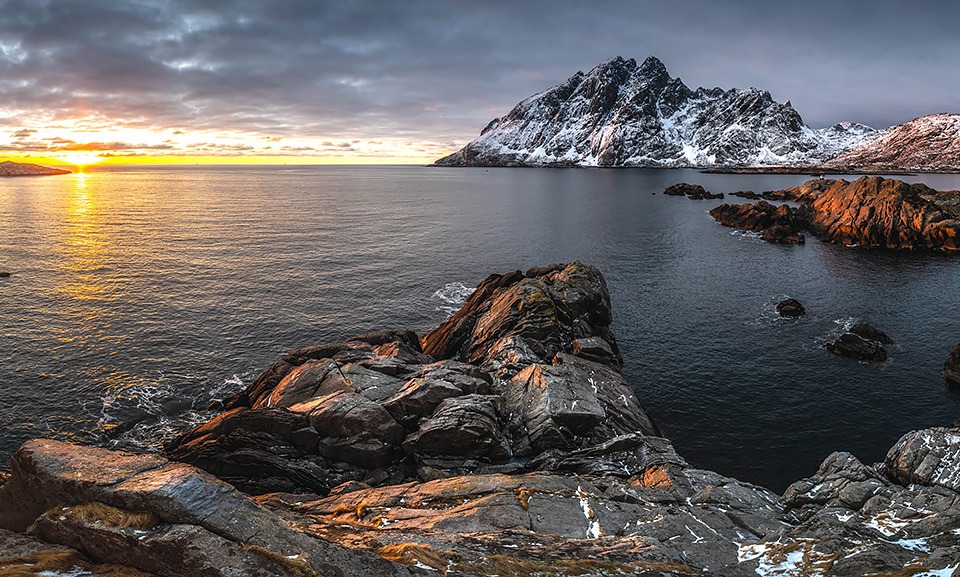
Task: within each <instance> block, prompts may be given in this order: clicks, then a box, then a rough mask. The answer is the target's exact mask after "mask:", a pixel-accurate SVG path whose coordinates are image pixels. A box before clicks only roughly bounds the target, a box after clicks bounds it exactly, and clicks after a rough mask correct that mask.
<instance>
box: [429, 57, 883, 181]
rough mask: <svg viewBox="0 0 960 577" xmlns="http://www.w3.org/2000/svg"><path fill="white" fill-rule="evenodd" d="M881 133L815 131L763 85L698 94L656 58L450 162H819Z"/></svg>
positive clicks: (484, 138) (587, 84)
mask: <svg viewBox="0 0 960 577" xmlns="http://www.w3.org/2000/svg"><path fill="white" fill-rule="evenodd" d="M876 136H877V135H876V134H875V131H860V132H851V131H849V130H848V131H846V132H843V133H841V132H840V131H836V130H835V131H833V132H829V131H815V130H812V129H810V128H808V127H807V126H806V125H805V124H804V123H803V119H802V118H801V117H800V114H799V113H798V112H797V111H796V110H795V109H794V108H793V106H792V105H791V104H790V103H789V101H788V102H786V103H783V104H781V103H778V102H776V101H774V100H773V98H772V96H771V95H770V93H769V92H768V91H766V90H762V89H759V88H754V87H750V88H744V89H732V90H723V89H721V88H709V89H707V88H698V89H696V90H691V89H690V88H688V87H687V86H686V85H685V84H684V83H683V81H682V80H680V78H679V77H677V78H674V77H671V76H670V73H669V72H668V71H667V67H666V65H664V63H663V62H662V61H660V60H659V59H658V58H656V57H654V56H650V57H648V58H646V59H645V60H644V61H643V62H642V63H641V64H639V65H638V64H637V62H636V60H634V59H632V58H629V59H624V58H623V57H621V56H616V57H614V58H610V59H608V60H605V61H603V62H601V63H600V64H598V65H597V66H595V67H594V68H592V69H591V70H590V71H589V72H587V73H586V74H584V73H582V72H577V73H576V74H574V75H573V76H571V77H569V78H568V79H567V80H566V81H564V82H562V83H560V84H558V85H556V86H554V87H553V88H550V89H548V90H546V91H544V92H540V93H538V94H535V95H533V96H531V97H529V98H527V99H525V100H523V101H521V102H520V103H519V104H517V106H515V107H514V108H513V110H511V111H510V113H509V114H508V115H506V116H504V117H502V118H501V119H499V120H495V121H494V122H491V123H490V124H489V125H488V127H487V128H485V129H484V131H483V132H482V133H481V136H480V137H479V138H477V139H476V140H474V141H473V142H471V143H469V144H467V146H465V147H464V148H463V149H461V150H460V151H459V152H456V153H454V154H452V155H450V156H448V157H445V158H442V159H440V160H438V161H437V164H441V165H455V166H464V165H501V166H516V165H524V166H538V165H568V164H569V165H581V166H669V167H681V166H693V167H707V166H761V165H784V164H794V165H796V164H819V163H821V162H823V161H824V160H826V159H828V158H831V157H833V156H835V155H837V154H839V153H841V152H845V151H846V150H849V149H850V148H852V147H853V146H854V145H857V144H863V143H865V142H869V141H871V139H873V138H875V137H876Z"/></svg>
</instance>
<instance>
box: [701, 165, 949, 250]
mask: <svg viewBox="0 0 960 577" xmlns="http://www.w3.org/2000/svg"><path fill="white" fill-rule="evenodd" d="M763 196H764V198H768V199H783V200H791V201H795V202H800V203H802V204H801V206H800V207H799V208H793V207H790V206H787V205H782V206H780V207H778V208H776V209H775V208H774V207H773V206H772V205H770V204H769V203H767V202H765V201H763V200H761V201H759V202H757V203H756V204H753V205H749V204H740V205H733V204H722V205H720V206H718V207H716V208H714V209H713V210H711V211H710V214H711V216H713V217H714V219H716V220H717V222H719V223H720V224H722V225H724V226H731V227H734V228H739V229H742V230H753V231H762V235H763V238H764V240H769V241H771V242H794V240H793V239H795V238H796V235H799V236H800V237H801V238H802V235H800V234H799V231H801V230H808V231H810V232H811V233H813V234H814V236H816V237H817V238H818V239H820V240H822V241H824V242H830V243H835V244H844V245H848V246H859V247H865V248H885V249H898V250H919V249H934V250H942V251H949V252H952V251H956V250H958V248H960V236H958V235H960V192H958V191H949V192H937V191H935V190H933V189H932V188H929V187H927V186H926V185H923V184H908V183H905V182H902V181H899V180H894V179H886V178H881V177H863V178H860V179H858V180H856V181H854V182H847V181H845V180H813V181H810V182H808V183H806V184H804V185H802V186H799V187H794V188H791V189H787V190H782V191H772V192H766V193H764V194H763Z"/></svg>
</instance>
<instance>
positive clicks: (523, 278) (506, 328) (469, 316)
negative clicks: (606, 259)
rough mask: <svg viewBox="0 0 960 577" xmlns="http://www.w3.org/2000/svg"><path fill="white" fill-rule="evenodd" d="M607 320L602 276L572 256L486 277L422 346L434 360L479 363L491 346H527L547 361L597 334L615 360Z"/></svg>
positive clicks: (606, 295)
mask: <svg viewBox="0 0 960 577" xmlns="http://www.w3.org/2000/svg"><path fill="white" fill-rule="evenodd" d="M611 322H612V315H611V312H610V295H609V293H608V292H607V287H606V282H605V281H604V279H603V276H602V275H601V274H600V272H599V271H598V270H597V269H596V268H594V267H592V266H590V265H585V264H583V263H580V262H576V261H575V262H572V263H569V264H567V265H553V266H551V267H539V268H533V269H530V270H529V271H527V274H526V275H523V274H521V273H520V272H519V271H518V272H516V273H511V274H509V275H493V276H491V277H488V278H487V279H485V280H484V281H483V282H482V283H480V285H479V286H478V287H477V289H476V290H475V291H474V293H473V294H472V295H471V296H470V298H469V299H468V300H467V302H466V303H465V304H464V306H463V307H462V308H461V309H460V310H459V311H457V313H456V314H454V315H453V316H452V317H451V318H450V319H448V320H447V321H446V322H445V323H443V324H442V325H440V327H438V328H437V329H436V330H434V331H432V332H430V333H428V334H427V335H425V336H424V337H423V339H421V345H422V348H423V351H424V353H425V354H429V355H432V356H434V357H436V358H438V359H446V358H454V359H457V360H461V361H465V362H469V363H474V364H477V365H481V366H482V365H483V364H484V363H485V362H486V361H488V360H489V359H488V356H489V353H490V351H495V350H496V351H504V349H506V350H507V351H509V352H517V351H519V352H520V355H522V356H524V355H526V351H525V350H523V349H529V350H530V351H531V352H533V353H534V354H535V355H536V356H537V358H538V359H540V361H541V362H550V359H552V358H553V356H554V355H555V354H556V353H558V352H561V351H563V352H569V351H571V350H572V346H573V345H572V343H573V341H574V340H576V339H580V338H588V337H600V338H602V339H604V340H605V341H607V344H608V345H609V346H610V349H611V350H612V351H613V353H614V354H615V355H616V356H617V358H618V359H619V350H618V348H617V346H616V339H614V337H613V333H612V331H611V330H610V328H609V327H610V323H611ZM510 337H516V339H513V340H510ZM504 339H507V340H504ZM521 340H522V345H521V344H520V342H521ZM500 365H509V363H504V362H500ZM511 376H512V375H511Z"/></svg>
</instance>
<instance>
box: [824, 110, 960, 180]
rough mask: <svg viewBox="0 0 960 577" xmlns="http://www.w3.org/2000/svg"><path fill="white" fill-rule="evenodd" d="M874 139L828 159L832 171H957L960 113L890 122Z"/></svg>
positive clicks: (959, 149)
mask: <svg viewBox="0 0 960 577" xmlns="http://www.w3.org/2000/svg"><path fill="white" fill-rule="evenodd" d="M884 132H885V134H883V135H882V136H881V137H880V138H877V139H876V140H875V141H873V142H871V143H869V144H867V145H865V146H862V147H857V148H855V149H853V150H851V151H849V152H847V153H845V154H841V155H840V156H838V157H836V158H834V159H832V160H830V161H829V162H827V163H826V168H828V169H831V170H836V171H850V170H854V171H860V172H867V171H868V172H878V173H883V172H889V171H903V170H909V171H914V172H924V171H932V172H956V171H960V114H931V115H929V116H922V117H920V118H917V119H914V120H911V121H910V122H907V123H904V124H901V125H899V126H894V127H892V128H890V129H888V130H886V131H884Z"/></svg>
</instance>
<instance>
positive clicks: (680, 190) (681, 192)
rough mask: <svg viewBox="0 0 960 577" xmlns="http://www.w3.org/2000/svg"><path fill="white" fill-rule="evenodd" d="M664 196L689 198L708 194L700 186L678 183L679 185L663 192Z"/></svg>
mask: <svg viewBox="0 0 960 577" xmlns="http://www.w3.org/2000/svg"><path fill="white" fill-rule="evenodd" d="M663 194H666V195H667V196H688V195H691V194H694V195H697V194H699V195H704V194H707V191H706V190H705V189H704V188H703V186H701V185H699V184H687V183H686V182H678V183H677V184H674V185H671V186H668V187H667V189H666V190H664V191H663Z"/></svg>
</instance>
